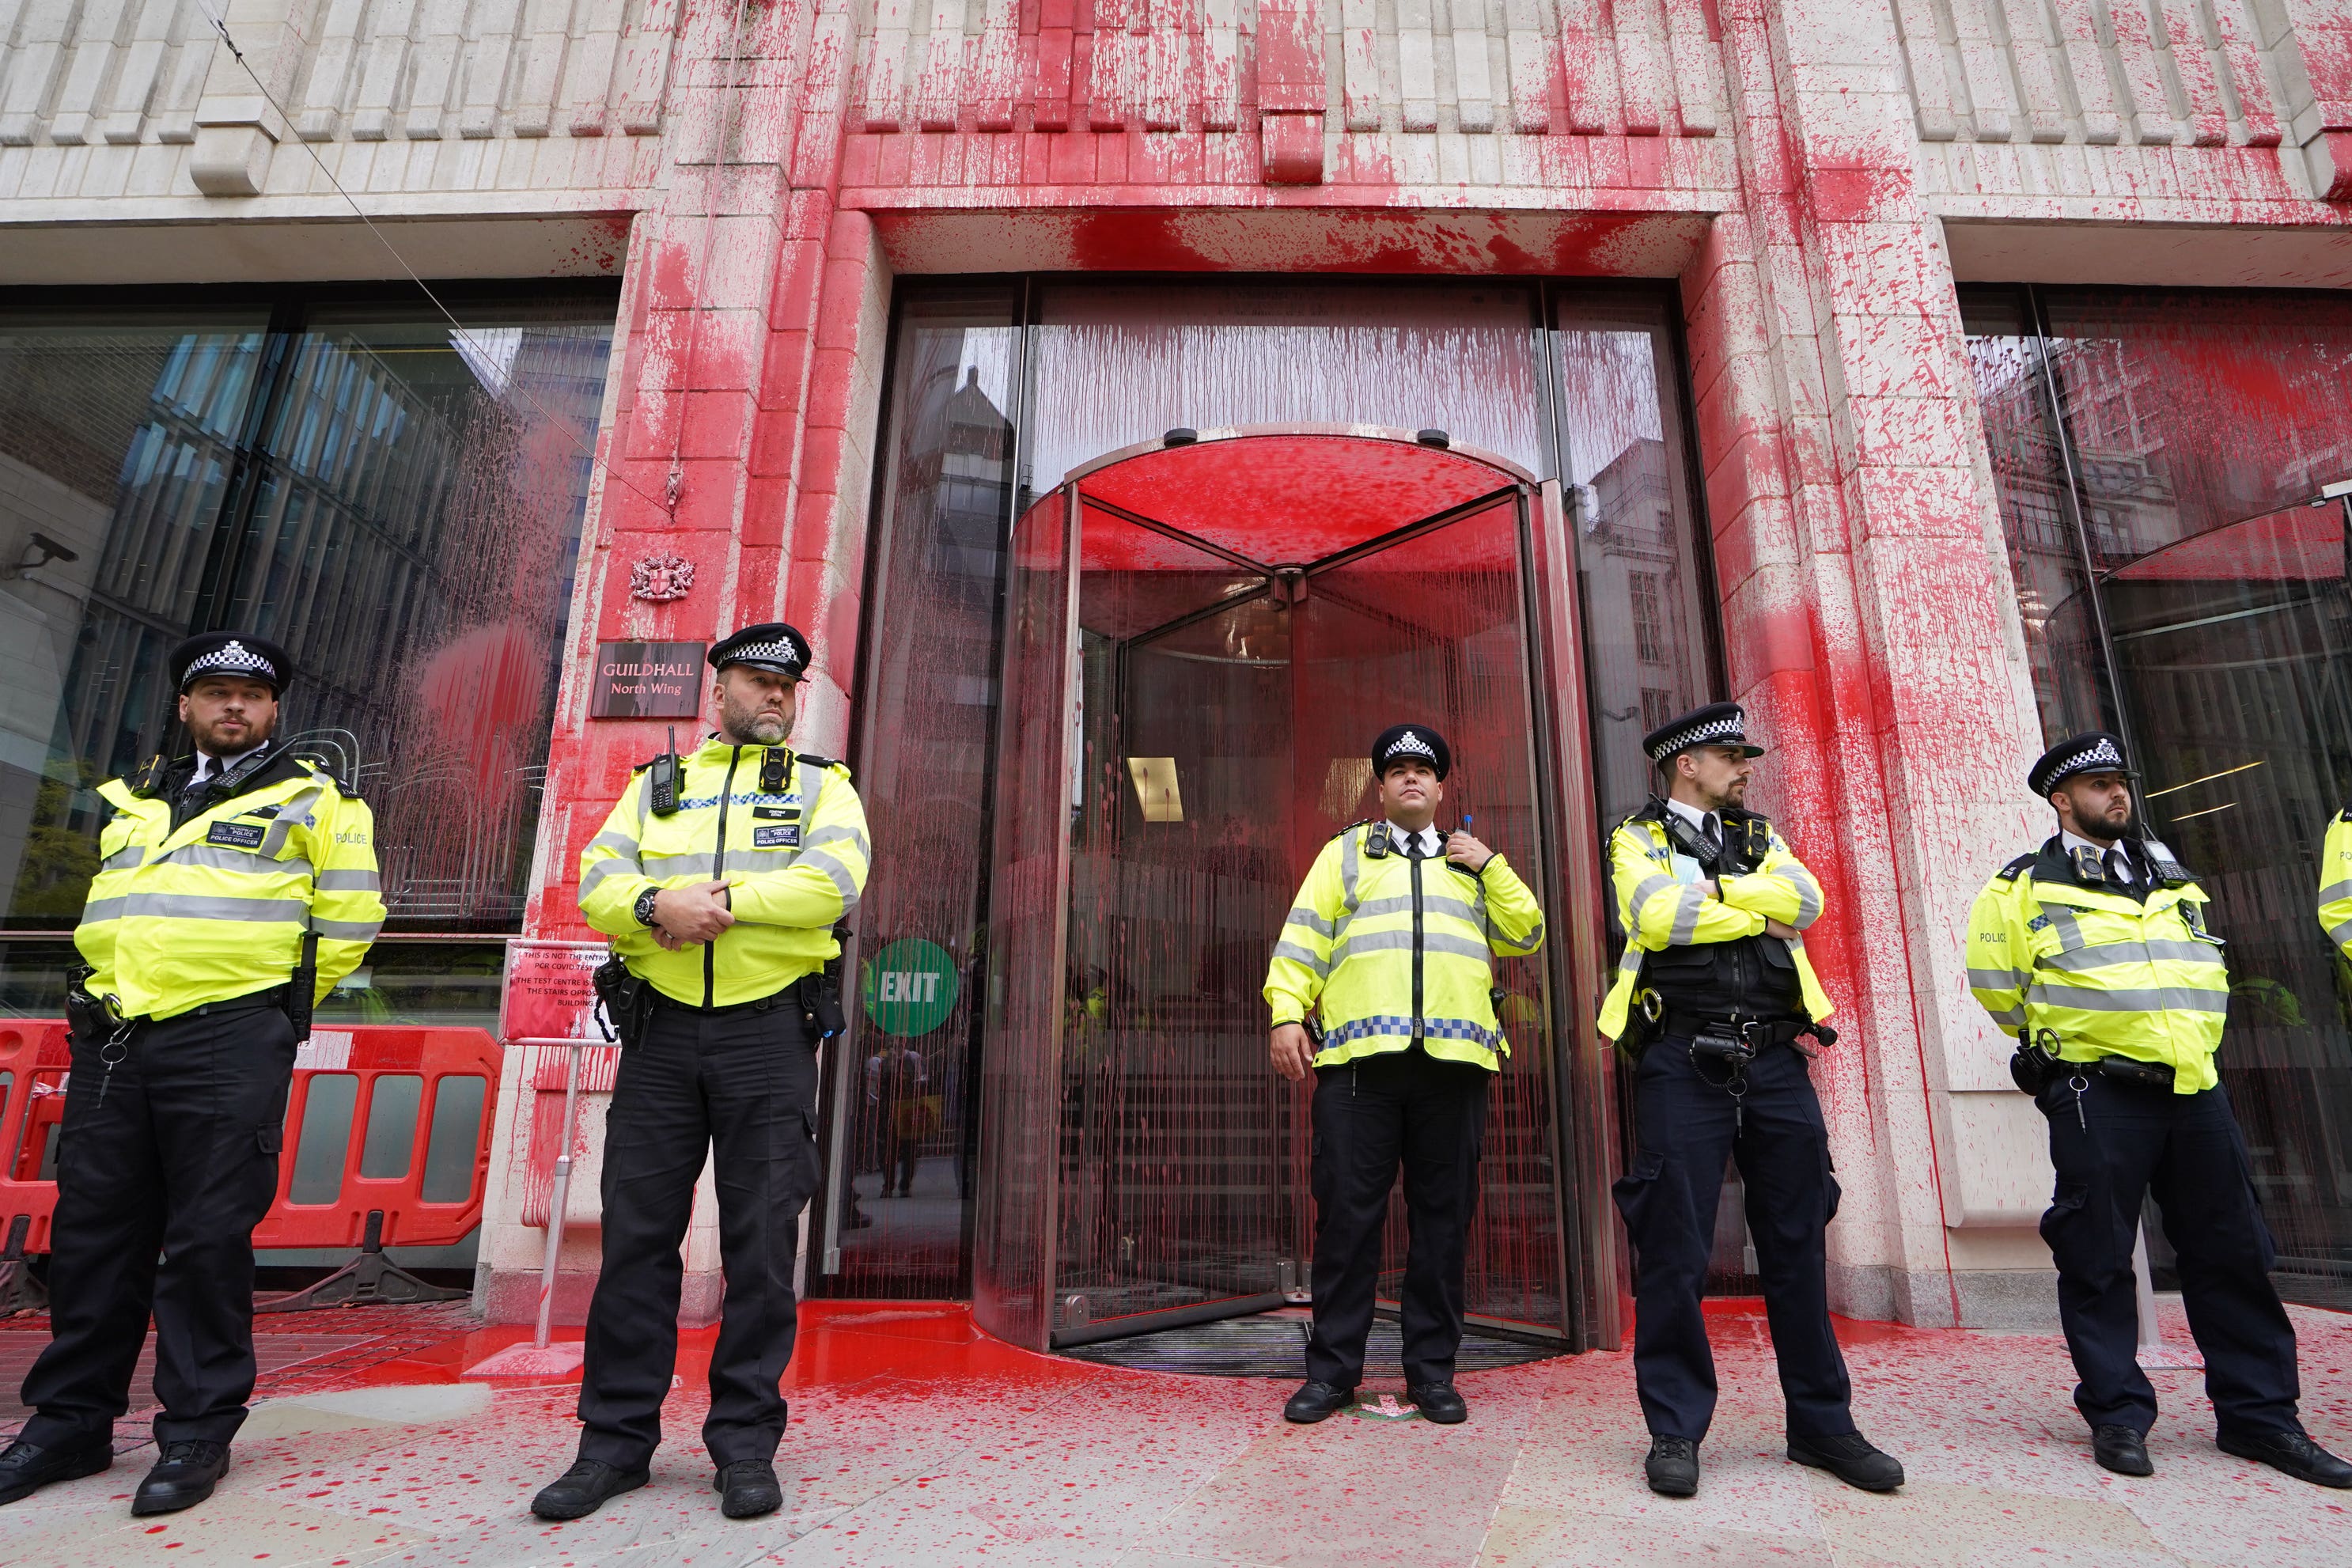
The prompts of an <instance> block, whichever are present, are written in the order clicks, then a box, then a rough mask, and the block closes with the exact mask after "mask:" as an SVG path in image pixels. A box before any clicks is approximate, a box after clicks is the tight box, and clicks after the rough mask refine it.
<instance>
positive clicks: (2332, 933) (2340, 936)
mask: <svg viewBox="0 0 2352 1568" xmlns="http://www.w3.org/2000/svg"><path fill="white" fill-rule="evenodd" d="M2327 940H2328V941H2330V942H2334V943H2335V944H2336V946H2338V947H2342V946H2343V945H2344V944H2345V943H2346V942H2352V921H2345V922H2344V923H2343V924H2342V925H2340V926H2330V927H2328V928H2327Z"/></svg>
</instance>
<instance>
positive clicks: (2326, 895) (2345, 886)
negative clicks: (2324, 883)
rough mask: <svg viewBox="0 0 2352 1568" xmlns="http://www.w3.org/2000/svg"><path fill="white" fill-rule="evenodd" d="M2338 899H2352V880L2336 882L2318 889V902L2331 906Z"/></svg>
mask: <svg viewBox="0 0 2352 1568" xmlns="http://www.w3.org/2000/svg"><path fill="white" fill-rule="evenodd" d="M2338 899H2352V880H2346V881H2342V882H2337V883H2335V884H2333V885H2332V886H2329V887H2325V888H2322V889H2319V901H2320V902H2321V903H2323V904H2332V903H2334V902H2335V901H2336V900H2338Z"/></svg>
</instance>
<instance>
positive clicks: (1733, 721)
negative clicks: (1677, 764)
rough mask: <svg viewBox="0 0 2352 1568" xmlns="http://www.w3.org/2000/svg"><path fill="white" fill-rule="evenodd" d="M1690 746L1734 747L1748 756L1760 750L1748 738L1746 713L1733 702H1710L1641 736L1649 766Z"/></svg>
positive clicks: (1756, 753) (1756, 755)
mask: <svg viewBox="0 0 2352 1568" xmlns="http://www.w3.org/2000/svg"><path fill="white" fill-rule="evenodd" d="M1694 746H1737V747H1738V748H1739V749H1740V750H1741V751H1743V752H1746V753H1747V754H1748V755H1749V756H1751V757H1760V756H1762V755H1763V754H1764V748H1763V747H1761V746H1759V745H1754V744H1752V743H1750V742H1749V741H1748V710H1746V709H1744V708H1742V707H1740V706H1739V704H1738V703H1737V702H1710V703H1708V704H1707V705H1706V707H1704V708H1694V709H1692V710H1690V711H1689V712H1687V713H1685V714H1684V715H1682V717H1680V718H1678V719H1669V720H1667V721H1665V722H1664V723H1663V724H1661V725H1659V726H1658V727H1657V728H1656V729H1654V730H1653V731H1650V732H1649V733H1648V734H1646V735H1644V736H1643V737H1642V750H1643V751H1644V752H1648V753H1649V754H1650V761H1652V762H1653V763H1664V761H1665V760H1666V759H1667V758H1669V757H1672V756H1675V755H1676V754H1677V753H1679V752H1687V751H1689V750H1690V749H1691V748H1692V747H1694Z"/></svg>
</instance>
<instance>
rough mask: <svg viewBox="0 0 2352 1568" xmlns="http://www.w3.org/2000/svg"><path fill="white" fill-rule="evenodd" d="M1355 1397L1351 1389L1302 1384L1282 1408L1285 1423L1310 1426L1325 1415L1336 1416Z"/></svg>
mask: <svg viewBox="0 0 2352 1568" xmlns="http://www.w3.org/2000/svg"><path fill="white" fill-rule="evenodd" d="M1355 1397H1356V1391H1355V1390H1354V1389H1352V1388H1334V1387H1333V1386H1332V1385H1331V1384H1328V1383H1304V1384H1299V1387H1298V1392H1297V1393H1296V1394H1292V1395H1291V1396H1290V1403H1289V1404H1287V1405H1284V1406H1283V1407H1282V1418H1283V1419H1284V1420H1285V1421H1296V1422H1297V1423H1298V1424H1299V1425H1300V1426H1311V1425H1313V1424H1314V1423H1315V1422H1318V1421H1320V1420H1322V1419H1323V1418H1324V1417H1325V1416H1327V1415H1338V1414H1339V1412H1340V1411H1342V1410H1345V1409H1346V1408H1347V1407H1348V1402H1349V1400H1351V1399H1353V1398H1355Z"/></svg>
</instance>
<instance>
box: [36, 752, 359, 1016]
mask: <svg viewBox="0 0 2352 1568" xmlns="http://www.w3.org/2000/svg"><path fill="white" fill-rule="evenodd" d="M175 776H177V777H185V776H186V774H185V773H184V772H183V773H178V774H176V775H175ZM98 793H99V796H100V798H101V799H102V800H104V801H105V802H106V803H107V805H110V806H111V807H113V815H112V816H110V818H109V819H108V820H107V823H106V826H105V827H104V828H103V829H102V830H101V831H100V834H99V839H98V848H99V856H100V864H99V871H98V875H97V876H96V877H95V878H93V879H91V881H90V884H89V900H88V901H87V902H86V903H85V904H84V905H83V906H82V912H81V923H80V924H79V926H77V927H75V928H74V945H75V946H76V947H77V948H79V949H80V950H81V955H82V958H83V960H84V961H85V962H86V963H89V965H90V966H91V968H92V970H93V971H94V973H92V974H91V976H90V978H89V981H88V982H87V984H88V986H89V992H90V994H92V995H96V996H112V997H114V998H115V1001H116V1005H118V1006H119V1008H120V1009H121V1013H122V1016H125V1017H127V1018H142V1017H144V1018H170V1017H174V1016H178V1015H179V1014H182V1013H184V1012H186V1011H188V1010H189V1009H190V1008H192V1007H201V1006H203V1005H205V1004H206V1003H209V1002H226V1001H229V1000H231V999H233V998H235V997H238V996H245V995H249V994H252V993H254V992H257V991H268V990H274V989H275V988H277V987H278V986H281V985H284V984H287V982H288V980H289V977H290V976H291V975H292V974H293V973H294V970H295V967H296V965H298V964H299V963H300V962H301V954H302V938H303V933H304V932H305V931H316V932H317V933H318V936H319V977H318V983H317V987H316V994H315V995H314V996H313V998H312V1000H313V1001H314V1002H316V1001H318V1000H320V999H322V998H324V997H325V996H326V994H327V993H328V992H330V991H331V990H333V989H334V988H335V985H336V984H337V983H338V982H340V981H341V979H342V978H343V977H344V976H345V975H347V974H349V973H351V972H352V970H353V969H355V968H357V967H358V966H359V962H360V960H361V959H362V957H364V956H366V953H367V950H368V944H369V943H370V942H373V941H374V940H375V935H376V932H377V931H379V930H380V929H382V927H383V884H382V882H381V881H380V880H379V879H378V877H377V874H376V864H375V818H374V816H373V813H371V812H370V811H369V810H368V808H367V803H366V802H365V801H362V800H361V799H359V798H358V797H357V796H355V795H347V794H345V793H344V791H343V789H342V787H341V785H340V784H337V783H336V782H335V778H334V775H333V774H331V773H329V772H328V771H327V769H326V767H325V766H324V764H322V763H318V762H315V761H313V760H311V759H310V758H308V757H302V756H298V755H296V754H295V753H294V752H292V751H290V750H288V751H281V752H278V754H277V755H276V756H275V757H272V758H269V759H268V760H267V761H266V762H265V763H263V764H262V765H261V766H260V767H259V768H258V769H257V771H256V772H255V773H252V774H250V775H248V776H247V780H246V783H245V785H244V787H242V788H241V789H240V790H239V793H237V794H236V795H232V796H231V797H230V798H228V799H227V800H225V801H223V802H221V803H220V804H219V805H215V806H214V807H213V808H212V809H211V810H209V811H205V812H200V813H198V814H197V815H195V816H191V817H190V818H188V820H187V821H186V822H184V823H183V824H181V825H180V826H179V827H177V828H174V827H173V826H172V802H171V800H170V799H169V798H168V797H167V796H163V795H158V796H155V797H152V798H149V797H143V796H141V795H134V794H132V793H131V785H130V784H128V783H127V782H125V781H124V780H121V779H110V780H109V781H107V782H106V783H105V784H101V785H100V786H99V791H98Z"/></svg>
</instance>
